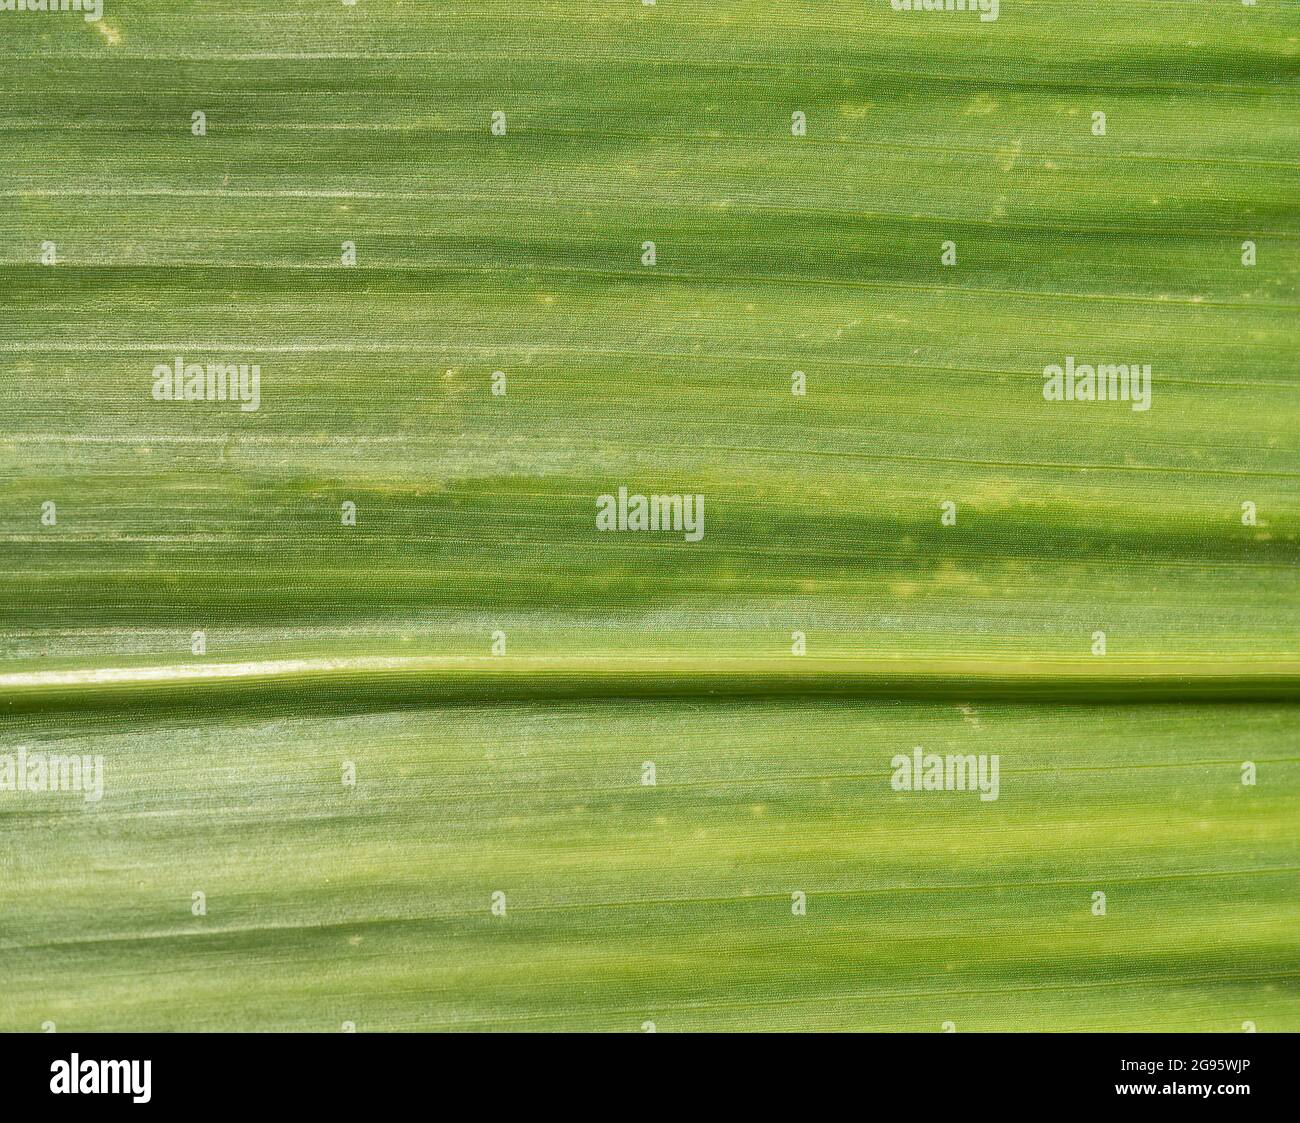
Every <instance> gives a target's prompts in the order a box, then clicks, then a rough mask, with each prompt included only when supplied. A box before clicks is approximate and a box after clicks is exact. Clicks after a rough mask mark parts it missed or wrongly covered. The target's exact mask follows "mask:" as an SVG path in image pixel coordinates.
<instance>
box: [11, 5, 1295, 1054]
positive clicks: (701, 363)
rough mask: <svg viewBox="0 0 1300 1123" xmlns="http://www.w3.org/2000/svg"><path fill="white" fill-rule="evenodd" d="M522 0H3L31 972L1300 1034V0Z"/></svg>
mask: <svg viewBox="0 0 1300 1123" xmlns="http://www.w3.org/2000/svg"><path fill="white" fill-rule="evenodd" d="M515 7H518V8H519V9H520V10H518V11H516V10H513V8H511V7H510V6H507V7H506V8H501V7H499V6H498V7H493V6H486V5H468V6H465V5H460V6H451V7H448V6H443V5H436V6H425V5H410V4H387V3H382V2H380V0H360V2H359V3H357V4H355V5H344V4H337V3H332V2H330V3H327V2H325V0H319V2H313V3H311V4H307V5H292V6H285V7H277V6H275V5H267V4H264V3H259V4H253V3H250V2H248V0H233V2H231V3H224V4H221V5H209V4H197V5H196V4H185V5H179V4H175V5H161V6H160V5H157V4H151V5H146V4H143V3H140V2H138V0H120V2H115V0H106V3H105V10H104V14H103V18H102V20H100V21H98V22H87V21H86V20H84V19H83V18H82V17H81V15H79V14H77V13H17V12H15V13H0V22H2V23H3V29H4V32H5V35H4V38H3V40H0V95H3V96H0V136H2V137H3V142H2V143H0V150H2V151H3V153H4V157H3V159H4V164H3V167H4V171H5V175H4V178H3V182H0V195H2V196H3V197H4V199H5V201H6V202H7V204H8V205H7V206H5V207H3V208H0V262H2V263H3V270H4V280H5V284H4V285H3V287H2V288H0V419H2V420H3V425H2V426H0V479H2V480H3V484H2V486H0V494H2V495H3V502H0V958H2V959H3V962H4V964H5V970H4V973H3V984H4V985H3V986H0V1029H6V1030H36V1029H39V1028H40V1027H41V1025H42V1024H43V1023H46V1022H52V1023H54V1024H55V1025H56V1026H57V1028H58V1029H59V1030H110V1029H112V1030H160V1029H163V1030H217V1029H222V1030H287V1029H300V1030H325V1031H330V1030H337V1029H339V1028H340V1027H341V1026H343V1025H344V1023H351V1024H353V1025H355V1027H356V1028H357V1029H359V1030H363V1031H364V1030H428V1029H457V1028H460V1029H550V1030H585V1029H597V1030H627V1031H636V1030H641V1029H644V1028H647V1027H648V1026H653V1027H654V1028H656V1029H658V1030H662V1031H669V1030H702V1029H715V1030H716V1029H773V1030H791V1029H836V1030H839V1029H859V1030H861V1029H881V1030H924V1031H939V1030H941V1029H942V1028H943V1027H944V1026H945V1024H946V1023H951V1024H952V1025H953V1026H955V1027H956V1029H957V1030H958V1031H967V1030H972V1031H977V1030H1233V1031H1235V1030H1239V1029H1241V1028H1242V1027H1243V1026H1244V1025H1246V1024H1248V1023H1249V1024H1250V1025H1253V1026H1254V1027H1256V1028H1258V1029H1259V1030H1261V1031H1267V1030H1290V1031H1295V1030H1296V1029H1300V990H1297V986H1296V983H1297V978H1298V977H1300V942H1298V941H1297V932H1300V923H1298V922H1300V893H1298V892H1297V889H1298V888H1300V876H1298V875H1300V841H1298V838H1300V835H1298V833H1297V829H1296V828H1297V824H1298V823H1300V758H1298V757H1297V754H1296V748H1295V746H1296V734H1297V729H1298V728H1300V723H1298V722H1297V715H1298V713H1300V711H1298V710H1297V700H1298V698H1300V642H1298V640H1297V637H1298V636H1300V598H1297V596H1296V561H1297V531H1298V528H1300V499H1298V496H1297V480H1298V479H1300V463H1298V462H1297V455H1296V452H1297V448H1300V394H1298V393H1297V379H1296V363H1295V357H1296V354H1297V346H1298V345H1300V326H1298V324H1300V320H1298V319H1297V313H1300V292H1298V289H1297V281H1298V280H1300V216H1298V215H1297V209H1296V201H1295V182H1296V172H1297V170H1300V159H1298V158H1297V140H1298V139H1300V129H1298V127H1297V123H1298V122H1300V88H1298V87H1297V84H1296V65H1297V58H1296V56H1297V47H1296V42H1295V36H1294V34H1293V27H1292V25H1291V23H1290V21H1289V19H1288V13H1287V12H1286V10H1285V9H1284V8H1283V7H1282V6H1281V5H1278V4H1273V3H1270V2H1269V0H1261V2H1260V3H1258V4H1255V5H1250V6H1246V5H1242V6H1237V5H1232V4H1224V5H1219V6H1215V7H1214V8H1198V9H1197V10H1196V11H1195V12H1191V11H1189V9H1188V8H1187V7H1186V6H1185V5H1161V4H1143V5H1137V6H1134V5H1131V4H1119V3H1112V2H1110V0H1103V2H1100V3H1096V4H1092V5H1088V6H1086V7H1079V6H1076V5H1067V4H1063V3H1029V2H1027V0H1005V2H1003V3H1001V5H1000V10H999V12H998V18H997V19H996V20H983V21H982V20H980V19H979V16H978V13H967V12H924V11H921V12H896V11H894V10H893V8H892V6H891V5H890V4H889V3H888V2H887V0H852V2H850V0H833V2H830V3H819V4H804V3H797V4H783V5H772V4H760V3H757V2H754V0H724V2H722V3H712V4H694V3H686V2H684V0H659V2H658V3H657V4H642V3H640V2H638V0H617V2H606V3H600V4H595V3H578V2H572V0H548V2H546V3H542V4H533V5H523V6H515ZM195 113H200V114H202V115H203V117H202V124H203V128H202V129H201V130H198V132H197V133H196V128H197V126H196V125H195V117H194V114H195ZM496 113H501V114H504V122H505V130H504V134H503V135H499V134H500V129H499V128H498V129H497V130H496V131H495V132H494V130H493V124H494V120H495V121H498V122H499V121H500V120H502V119H501V118H494V114H496ZM1097 113H1104V115H1105V130H1104V134H1103V135H1098V133H1097V131H1096V129H1095V127H1094V121H1095V120H1096V118H1095V117H1094V114H1097ZM796 115H802V116H801V117H796ZM796 121H802V122H804V123H806V135H803V134H800V133H799V130H798V128H794V127H792V126H793V125H794V124H795V122H796ZM650 242H652V243H653V244H654V258H653V262H654V263H653V264H652V265H651V264H643V262H646V261H648V260H649V258H648V255H647V247H646V243H650ZM1246 243H1250V245H1251V248H1250V249H1247V248H1246ZM48 244H52V246H53V249H49V248H48ZM349 245H350V246H352V247H354V249H355V264H351V263H349V262H350V260H351V251H350V250H349V248H348V247H349ZM949 246H951V248H949ZM51 255H52V257H53V260H54V262H55V264H52V265H51V264H44V263H43V258H45V259H48V258H49V257H50V256H51ZM945 260H948V261H951V264H945ZM1247 261H1251V262H1253V263H1252V264H1247V263H1246V262H1247ZM178 363H179V365H180V368H181V380H182V389H184V387H185V385H186V382H187V380H186V376H185V368H186V367H187V366H189V365H192V364H199V365H201V366H203V367H204V368H205V370H204V373H205V381H204V385H203V388H202V389H203V393H204V394H205V395H206V393H207V384H206V368H207V366H208V364H213V365H221V366H225V365H226V364H234V365H235V366H238V365H240V364H243V365H244V366H246V367H247V368H249V371H250V375H249V377H250V378H251V368H252V367H254V366H256V368H257V371H258V375H257V377H258V382H257V397H256V399H255V401H254V399H252V397H251V396H246V400H243V401H232V400H224V401H223V400H216V401H208V400H192V401H184V400H182V401H171V400H166V399H165V398H163V399H162V400H160V399H159V397H158V396H157V395H156V392H155V391H156V387H157V386H158V385H160V384H161V385H163V386H166V387H168V388H169V390H170V389H174V380H173V379H172V378H170V377H169V376H167V375H166V374H164V375H162V376H161V382H160V376H159V375H158V373H157V372H158V368H159V367H165V368H174V367H175V366H176V365H177V364H178ZM1077 364H1087V365H1089V366H1093V367H1096V366H1099V365H1101V364H1123V365H1125V366H1126V367H1132V368H1134V369H1138V368H1142V367H1146V366H1149V367H1150V370H1151V374H1150V384H1149V391H1150V397H1149V408H1141V407H1142V406H1143V405H1144V402H1142V401H1132V400H1124V401H1114V400H1107V401H1096V400H1091V401H1089V400H1069V401H1055V400H1048V398H1047V397H1045V393H1044V390H1045V384H1046V372H1047V371H1048V370H1049V368H1051V367H1053V366H1056V365H1059V366H1061V367H1063V368H1064V367H1065V366H1067V365H1069V366H1070V368H1071V369H1072V370H1073V368H1074V366H1075V365H1077ZM796 372H798V375H799V376H801V379H802V381H800V378H798V377H796ZM498 373H499V374H500V375H501V376H502V377H500V378H498V377H497V375H498ZM218 377H220V376H218ZM213 385H214V388H215V386H216V383H215V382H214V384H213ZM1134 386H1135V390H1136V389H1140V388H1141V385H1140V384H1139V383H1135V384H1134ZM251 387H252V383H251V382H246V383H244V385H243V389H245V390H248V391H250V394H251ZM795 387H801V388H802V389H804V390H805V391H806V392H805V393H802V394H799V393H793V392H792V388H795ZM494 389H495V390H496V391H497V392H494ZM501 390H504V393H502V392H500V391H501ZM254 404H256V407H257V408H256V409H253V408H251V407H252V406H253V405H254ZM241 406H246V407H249V408H241ZM1135 406H1137V407H1138V408H1134V407H1135ZM620 488H626V489H627V492H628V493H629V494H630V495H645V496H654V495H663V496H678V497H682V496H689V497H693V496H701V497H703V498H702V504H703V506H702V510H703V523H702V525H701V527H700V529H701V530H702V536H700V537H699V538H698V540H696V541H691V540H690V538H691V535H690V533H689V532H688V530H687V529H686V528H685V527H684V526H681V525H678V526H677V528H676V529H675V530H667V531H665V530H659V531H654V530H650V531H638V530H624V531H620V530H613V531H606V530H601V529H599V523H598V518H597V516H598V511H599V510H600V505H601V497H602V496H617V495H618V493H619V489H620ZM947 504H951V506H950V507H949V506H945V505H947ZM697 510H698V508H697ZM353 512H354V513H355V521H354V522H353V521H352V519H351V515H352V513H353ZM945 514H947V517H945ZM953 516H955V518H954V517H953ZM1099 637H1100V638H1099ZM918 746H919V747H920V749H921V752H922V757H921V759H922V761H923V763H924V761H925V760H926V758H927V756H929V755H933V756H936V757H938V758H940V760H941V762H944V763H946V762H947V758H949V757H951V758H953V759H954V760H957V759H958V758H960V760H961V761H964V760H965V759H966V758H968V757H969V758H972V759H974V760H975V761H977V762H982V763H983V764H985V765H988V764H989V763H990V762H991V760H992V758H993V757H996V758H997V760H998V762H999V773H998V777H999V778H998V787H997V791H996V798H987V799H984V798H981V794H984V795H992V794H993V792H992V791H991V790H985V791H983V792H981V790H980V789H979V788H978V787H975V788H974V789H973V790H972V788H971V786H970V785H965V787H964V790H949V789H948V788H944V789H942V790H925V789H924V786H923V785H922V790H908V788H910V786H911V785H910V781H909V784H908V785H903V786H902V787H901V788H900V779H899V773H900V770H901V769H902V767H903V766H902V765H900V764H899V763H898V761H899V760H900V758H901V759H902V760H904V761H911V760H912V759H914V758H913V755H912V754H913V753H914V751H915V750H916V748H917V747H918ZM51 755H59V756H65V757H71V756H74V755H75V756H76V757H77V758H78V762H79V764H80V763H82V761H83V760H85V761H89V762H90V763H89V764H87V766H86V768H85V776H86V777H92V776H99V777H100V778H101V779H102V782H103V788H102V798H94V797H95V795H96V793H95V791H94V790H93V785H92V784H91V783H90V781H89V780H87V784H86V785H83V786H89V787H91V789H92V790H90V791H89V792H85V791H80V790H74V791H57V792H51V791H48V790H32V788H33V784H32V783H31V782H30V781H31V780H32V777H33V773H32V771H31V761H32V760H33V758H34V757H35V758H39V759H41V760H42V761H43V762H46V761H48V758H49V757H50V756H51ZM20 758H21V768H20ZM101 758H102V762H103V764H102V772H99V771H98V770H97V765H95V764H94V762H96V761H97V760H99V759H101ZM647 765H650V766H652V768H647ZM1247 765H1249V766H1250V767H1249V768H1248V767H1246V766H1247ZM349 766H350V767H349ZM961 767H964V765H961ZM20 774H21V776H22V778H23V781H24V782H23V783H21V784H20V783H19V776H20ZM982 775H984V777H985V779H988V773H987V772H985V773H983V774H982ZM6 778H8V779H9V780H11V781H12V783H10V784H9V788H10V789H13V790H7V789H6V784H5V781H6ZM650 778H653V781H654V782H653V783H649V782H647V781H648V780H649V779H650ZM353 779H354V781H355V782H350V781H351V780H353ZM945 783H946V775H945ZM36 786H37V787H38V788H42V787H46V786H48V784H47V783H42V784H40V785H36ZM19 788H24V789H25V790H18V789H19ZM87 794H89V795H90V796H91V798H90V799H87V798H86V795H87ZM195 894H202V898H201V901H202V904H201V906H200V905H199V904H197V903H196V898H195ZM495 894H502V895H503V896H501V897H496V896H494V895H495ZM1096 894H1104V895H1105V896H1104V905H1105V907H1104V913H1103V912H1100V911H1099V907H1100V898H1098V897H1097V896H1096ZM494 902H496V906H497V907H496V908H495V910H494V907H493V906H494Z"/></svg>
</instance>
